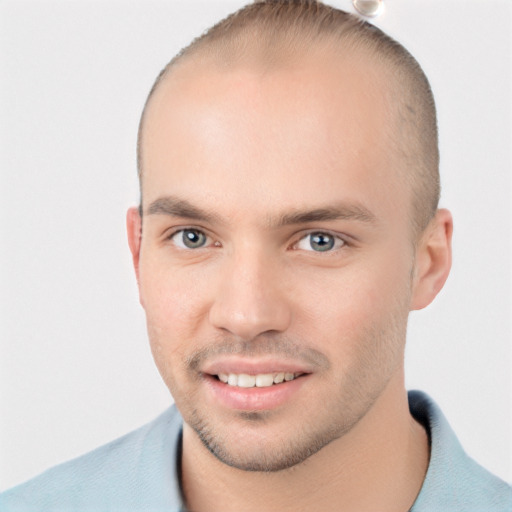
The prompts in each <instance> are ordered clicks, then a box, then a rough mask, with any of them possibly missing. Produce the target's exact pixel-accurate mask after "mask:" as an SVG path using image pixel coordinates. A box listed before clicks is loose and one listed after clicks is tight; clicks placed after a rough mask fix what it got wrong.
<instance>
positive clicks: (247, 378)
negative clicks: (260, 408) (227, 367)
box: [213, 371, 305, 388]
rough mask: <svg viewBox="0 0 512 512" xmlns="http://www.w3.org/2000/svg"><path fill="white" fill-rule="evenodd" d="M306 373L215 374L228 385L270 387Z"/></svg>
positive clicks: (215, 376)
mask: <svg viewBox="0 0 512 512" xmlns="http://www.w3.org/2000/svg"><path fill="white" fill-rule="evenodd" d="M303 375H305V373H303V372H295V373H292V372H284V371H283V372H272V373H258V374H256V375H251V374H248V373H218V374H217V375H213V377H214V378H215V379H217V380H218V381H219V382H222V383H224V384H227V385H228V386H233V387H239V388H268V387H272V386H278V385H280V384H282V383H283V382H291V381H293V380H295V379H298V378H299V377H301V376H303Z"/></svg>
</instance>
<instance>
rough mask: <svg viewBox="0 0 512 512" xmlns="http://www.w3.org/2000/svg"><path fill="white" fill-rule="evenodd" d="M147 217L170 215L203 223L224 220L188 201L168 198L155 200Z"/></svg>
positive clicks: (148, 210)
mask: <svg viewBox="0 0 512 512" xmlns="http://www.w3.org/2000/svg"><path fill="white" fill-rule="evenodd" d="M146 213H147V215H170V216H172V217H182V218H185V219H191V220H198V221H203V222H211V223H213V222H217V223H220V222H222V219H221V218H220V217H219V216H218V215H216V214H214V213H210V212H206V211H204V210H202V209H201V208H198V207H197V206H194V205H193V204H192V203H190V202H189V201H187V200H186V199H178V198H176V197H172V196H167V197H160V198H158V199H155V200H154V201H153V202H152V203H151V204H150V205H149V208H148V209H147V211H146Z"/></svg>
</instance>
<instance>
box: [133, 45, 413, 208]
mask: <svg viewBox="0 0 512 512" xmlns="http://www.w3.org/2000/svg"><path fill="white" fill-rule="evenodd" d="M387 91H388V84H387V83H386V79H385V78H384V76H383V74H382V71H381V70H379V69H377V68H376V67H375V66H374V65H373V64H371V63H370V62H367V61H364V60H363V61H361V60H360V59H359V60H358V59H357V58H355V57H345V58H339V57H337V58H336V59H334V58H333V57H332V56H331V55H326V54H325V53H322V54H317V55H314V54H311V55H309V56H308V58H302V59H297V60H296V61H295V62H290V63H288V65H286V66H279V67H270V66H265V65H260V66H255V65H250V66H249V65H245V66H244V65H238V66H236V67H234V68H232V69H223V68H222V67H220V66H219V65H217V64H216V63H212V62H206V61H204V60H203V61H200V62H197V61H194V60H190V61H186V62H185V63H184V64H180V65H179V66H178V67H177V68H176V69H174V70H172V71H171V73H170V75H169V76H168V77H167V78H166V79H165V80H164V82H163V83H162V84H161V85H160V87H159V88H158V89H157V90H156V92H155V94H154V96H153V98H152V99H151V101H150V103H149V105H148V109H147V112H146V118H145V123H144V133H143V137H142V169H143V191H144V202H145V203H146V204H148V202H150V201H152V200H154V199H156V198H158V196H161V195H165V194H166V193H172V195H176V194H178V195H181V196H183V197H184V198H186V199H190V198H192V197H194V198H201V200H202V201H207V200H208V197H210V198H213V197H214V196H215V195H219V194H220V195H222V197H223V198H224V200H226V199H227V198H230V197H232V198H236V199H237V200H238V201H245V204H247V205H248V204H255V203H256V202H257V201H256V198H259V199H260V202H261V205H260V206H261V207H262V208H263V207H264V208H266V209H267V211H268V208H271V207H272V202H273V201H274V202H279V203H280V204H281V205H282V204H283V202H284V203H286V202H288V203H290V204H291V205H292V206H293V204H296V203H308V202H311V201H312V200H313V199H314V197H316V196H318V195H326V194H328V195H331V196H336V197H333V198H332V199H333V200H336V199H340V198H343V195H344V194H348V193H351V194H354V193H356V192H357V193H358V194H362V195H366V196H372V195H380V196H382V197H385V195H386V194H384V193H383V191H384V189H393V190H394V191H395V192H397V191H398V189H400V193H401V195H403V192H404V191H403V190H401V188H402V187H400V180H399V175H398V173H397V172H396V167H397V163H396V161H394V160H396V159H395V158H394V156H393V155H392V154H391V152H390V151H389V150H388V140H389V133H390V132H392V126H391V125H392V112H391V111H390V108H389V101H388V94H387ZM390 173H391V174H390ZM388 195H389V194H388ZM354 199H356V200H358V201H359V200H360V199H361V198H354ZM359 202H360V201H359Z"/></svg>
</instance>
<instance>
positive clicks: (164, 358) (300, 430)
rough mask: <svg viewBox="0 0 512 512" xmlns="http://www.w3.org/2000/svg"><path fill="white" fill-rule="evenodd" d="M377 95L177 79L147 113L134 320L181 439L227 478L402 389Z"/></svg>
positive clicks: (295, 72)
mask: <svg viewBox="0 0 512 512" xmlns="http://www.w3.org/2000/svg"><path fill="white" fill-rule="evenodd" d="M385 90H386V84H385V82H384V81H383V79H382V78H381V77H379V76H378V73H377V72H376V71H375V69H374V68H373V69H372V67H371V66H370V65H369V64H368V65H365V64H364V63H361V62H360V61H359V62H356V61H355V60H354V61H350V60H348V59H347V60H346V62H343V63H338V64H336V65H335V64H333V62H328V63H326V62H325V60H321V59H320V60H319V59H316V60H314V59H311V60H303V61H301V62H300V63H299V62H298V63H297V64H295V65H290V66H289V67H286V68H281V69H264V68H261V69H257V68H256V69H254V68H253V69H250V68H246V69H245V68H237V69H235V70H229V71H225V70H223V71H221V70H217V69H216V68H215V67H214V66H211V67H209V66H207V65H205V64H203V65H202V66H195V65H194V63H193V62H187V63H185V64H184V65H183V66H182V67H180V68H179V69H176V70H174V71H173V72H172V73H171V76H170V77H169V78H167V79H166V81H165V83H164V84H163V85H162V86H161V87H160V89H158V90H157V92H156V94H155V96H154V97H153V99H152V100H151V103H150V106H149V110H148V112H147V118H146V125H145V132H144V147H143V169H144V181H143V190H144V197H143V205H144V216H143V227H142V241H141V247H140V253H139V255H140V260H139V266H138V272H139V286H140V297H141V302H142V305H143V307H144V309H145V311H146V315H147V324H148V332H149V338H150V342H151V348H152V352H153V355H154V358H155V361H156V364H157V366H158V368H159V371H160V373H161V375H162V377H163V379H164V381H165V382H166V384H167V386H168V387H169V389H170V391H171V393H172V395H173V397H174V399H175V402H176V404H177V406H178V408H179V410H180V412H181V414H182V416H183V418H184V420H185V423H186V425H185V428H186V429H188V428H191V429H193V431H194V432H195V433H197V434H198V435H199V436H200V438H201V439H202V441H203V443H204V444H206V445H207V446H208V448H209V449H210V451H212V452H213V453H214V454H215V455H216V456H217V457H218V458H219V459H220V460H222V461H224V462H226V463H228V464H230V465H233V466H235V467H238V468H241V469H249V470H278V469H282V468H286V467H290V466H292V465H294V464H296V463H298V462H301V461H302V460H304V459H306V458H307V457H308V456H310V455H311V454H313V453H315V452H317V451H318V450H319V449H321V448H322V447H323V446H325V445H326V444H327V443H329V442H331V441H333V440H335V439H338V438H342V436H343V435H344V434H345V433H347V432H348V431H350V430H351V429H352V428H353V427H354V426H356V425H358V424H359V422H360V420H361V419H362V418H363V417H364V416H365V414H366V413H367V411H368V410H369V409H371V408H372V406H374V404H375V403H376V401H378V400H381V399H382V397H383V396H385V394H386V393H387V392H388V391H387V390H388V389H389V387H390V385H391V384H390V382H392V383H396V382H398V381H400V379H401V375H402V359H403V348H404V342H405V330H406V322H407V316H408V312H409V307H410V298H411V275H412V270H413V265H414V261H413V260H414V252H413V244H412V241H411V232H410V228H409V225H410V224H409V211H410V206H409V205H410V194H409V191H408V190H407V189H406V188H405V186H404V185H402V183H401V180H400V178H399V177H400V169H399V163H398V162H397V160H396V156H395V155H394V154H392V152H391V151H389V149H388V148H387V141H388V132H389V131H390V130H392V122H391V118H390V112H389V111H388V109H387V107H386V101H385V98H384V92H385ZM292 377H293V380H286V379H291V378H292ZM226 378H228V379H229V382H228V383H225V382H223V381H225V380H226ZM283 378H286V379H285V380H284V382H281V383H280V381H282V380H283ZM271 382H274V383H273V384H272V385H270V383H271ZM255 384H256V386H255ZM244 386H252V387H244ZM260 386H262V387H260Z"/></svg>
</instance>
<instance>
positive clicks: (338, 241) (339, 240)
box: [166, 227, 350, 254]
mask: <svg viewBox="0 0 512 512" xmlns="http://www.w3.org/2000/svg"><path fill="white" fill-rule="evenodd" d="M185 231H190V232H196V233H200V234H201V235H203V236H204V237H205V239H206V242H205V244H203V245H200V246H199V247H196V248H194V247H184V246H182V245H179V244H178V243H177V242H176V241H173V239H174V237H176V236H177V235H179V234H180V233H181V234H182V236H183V233H184V232H185ZM312 235H323V236H327V237H331V238H332V239H333V240H334V242H333V244H334V245H333V247H331V248H328V249H327V250H325V251H322V250H319V251H315V250H313V249H311V250H308V249H303V250H305V251H306V252H316V253H328V254H329V253H331V254H332V253H334V252H336V251H338V250H340V249H342V248H344V247H347V246H350V243H349V242H348V241H347V240H346V238H345V237H342V236H340V235H338V234H335V233H332V232H330V231H327V230H326V231H321V230H312V231H309V232H307V233H304V234H303V235H302V236H301V237H300V238H299V239H298V240H297V241H296V242H294V243H293V244H291V245H290V246H289V247H290V249H292V250H300V249H298V245H299V244H300V243H301V242H302V241H303V240H305V239H306V238H307V237H311V236H312ZM166 239H167V240H169V241H171V242H173V243H174V244H175V245H176V246H177V247H179V248H180V249H183V250H188V251H193V250H197V249H202V248H205V247H208V245H209V244H208V243H207V242H208V240H209V239H211V237H210V236H209V235H207V234H206V233H205V231H204V230H202V229H198V228H194V227H185V228H180V229H177V230H175V231H173V232H172V233H171V234H170V235H169V236H167V237H166ZM213 245H214V246H215V247H221V244H220V242H215V243H214V244H213Z"/></svg>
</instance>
